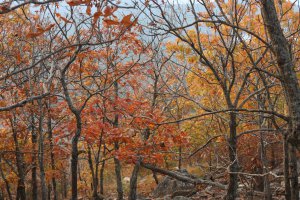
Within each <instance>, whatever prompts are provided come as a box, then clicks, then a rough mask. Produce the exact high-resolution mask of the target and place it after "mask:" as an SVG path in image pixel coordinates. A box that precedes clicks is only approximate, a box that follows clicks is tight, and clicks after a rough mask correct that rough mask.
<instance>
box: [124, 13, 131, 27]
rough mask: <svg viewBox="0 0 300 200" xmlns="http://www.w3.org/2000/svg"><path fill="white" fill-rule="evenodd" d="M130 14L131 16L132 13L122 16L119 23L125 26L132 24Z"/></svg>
mask: <svg viewBox="0 0 300 200" xmlns="http://www.w3.org/2000/svg"><path fill="white" fill-rule="evenodd" d="M131 16H132V14H130V15H126V16H125V17H123V19H122V21H121V24H124V25H125V26H130V25H131V24H132V22H131V20H130V19H131Z"/></svg>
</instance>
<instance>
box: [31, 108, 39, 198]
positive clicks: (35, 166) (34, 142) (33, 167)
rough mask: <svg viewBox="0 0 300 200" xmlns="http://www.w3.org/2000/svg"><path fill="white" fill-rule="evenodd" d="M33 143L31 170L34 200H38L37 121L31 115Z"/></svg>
mask: <svg viewBox="0 0 300 200" xmlns="http://www.w3.org/2000/svg"><path fill="white" fill-rule="evenodd" d="M31 127H32V130H31V142H32V159H31V163H32V169H31V190H32V196H31V198H32V200H37V195H38V193H37V188H38V186H37V173H36V170H37V163H36V155H37V154H36V153H37V152H36V143H37V135H36V131H35V121H34V114H33V113H32V114H31Z"/></svg>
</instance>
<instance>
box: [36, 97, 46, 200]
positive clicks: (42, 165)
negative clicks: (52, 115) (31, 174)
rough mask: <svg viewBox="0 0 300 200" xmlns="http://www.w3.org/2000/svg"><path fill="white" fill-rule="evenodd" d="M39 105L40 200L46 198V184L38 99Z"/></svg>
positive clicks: (41, 112)
mask: <svg viewBox="0 0 300 200" xmlns="http://www.w3.org/2000/svg"><path fill="white" fill-rule="evenodd" d="M39 107H40V113H39V114H40V117H39V130H38V131H39V151H38V152H39V154H38V158H39V168H40V180H41V190H42V196H41V199H42V200H46V199H47V186H46V180H45V179H46V178H45V168H44V133H43V121H44V114H43V109H42V103H41V102H40V101H39Z"/></svg>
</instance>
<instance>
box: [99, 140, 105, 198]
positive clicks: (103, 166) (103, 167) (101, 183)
mask: <svg viewBox="0 0 300 200" xmlns="http://www.w3.org/2000/svg"><path fill="white" fill-rule="evenodd" d="M105 154H106V146H105V143H104V144H103V154H102V155H103V156H102V157H103V158H105ZM104 169H105V160H103V162H102V165H101V169H100V178H99V179H100V194H101V195H102V196H103V195H104Z"/></svg>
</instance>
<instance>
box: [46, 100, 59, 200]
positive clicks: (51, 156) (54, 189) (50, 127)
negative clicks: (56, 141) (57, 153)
mask: <svg viewBox="0 0 300 200" xmlns="http://www.w3.org/2000/svg"><path fill="white" fill-rule="evenodd" d="M49 107H50V104H49ZM49 110H50V108H49ZM48 134H49V135H48V140H49V143H50V160H51V169H52V171H54V170H55V159H54V152H53V147H54V146H53V136H52V122H51V115H50V111H49V114H48ZM52 191H53V200H57V189H56V179H55V177H54V176H52Z"/></svg>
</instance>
